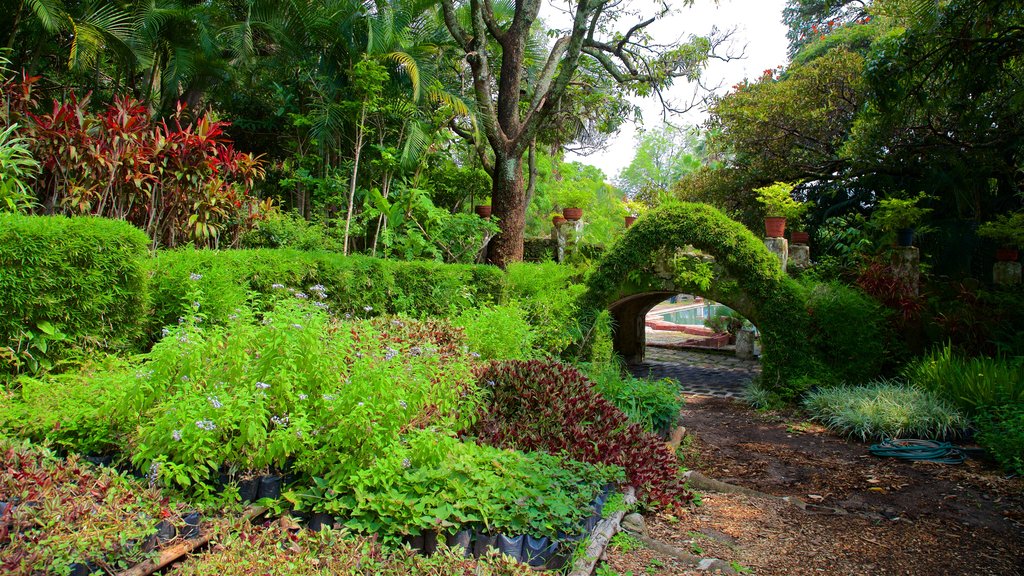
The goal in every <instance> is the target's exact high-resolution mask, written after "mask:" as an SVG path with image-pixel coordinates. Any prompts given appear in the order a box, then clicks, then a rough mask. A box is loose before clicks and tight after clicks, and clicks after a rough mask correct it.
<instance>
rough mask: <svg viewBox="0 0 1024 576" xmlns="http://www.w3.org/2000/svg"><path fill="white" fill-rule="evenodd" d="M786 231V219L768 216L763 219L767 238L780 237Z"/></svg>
mask: <svg viewBox="0 0 1024 576" xmlns="http://www.w3.org/2000/svg"><path fill="white" fill-rule="evenodd" d="M785 233H786V219H785V218H779V217H778V216H769V217H767V218H765V219H764V235H765V236H767V237H768V238H782V235H783V234H785Z"/></svg>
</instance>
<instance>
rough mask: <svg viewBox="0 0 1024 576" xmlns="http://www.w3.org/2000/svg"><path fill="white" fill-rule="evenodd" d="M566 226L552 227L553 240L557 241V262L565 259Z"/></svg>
mask: <svg viewBox="0 0 1024 576" xmlns="http://www.w3.org/2000/svg"><path fill="white" fill-rule="evenodd" d="M565 228H566V225H565V224H562V225H561V226H552V227H551V240H552V241H553V242H554V243H555V262H558V263H559V264H561V263H562V262H564V261H565Z"/></svg>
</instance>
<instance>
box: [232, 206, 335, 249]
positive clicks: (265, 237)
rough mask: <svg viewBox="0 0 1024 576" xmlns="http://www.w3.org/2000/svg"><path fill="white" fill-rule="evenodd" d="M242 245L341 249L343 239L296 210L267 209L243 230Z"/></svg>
mask: <svg viewBox="0 0 1024 576" xmlns="http://www.w3.org/2000/svg"><path fill="white" fill-rule="evenodd" d="M240 245H241V247H242V248H294V249H296V250H326V251H328V252H343V251H344V242H343V240H342V239H339V238H337V237H336V235H335V234H332V231H331V229H329V228H327V226H325V225H324V224H322V223H320V222H310V221H309V220H306V219H305V218H303V217H302V216H301V215H299V213H298V212H281V211H278V210H270V211H268V212H267V213H266V214H264V215H263V218H261V219H260V220H258V221H256V222H255V223H254V224H253V227H252V228H251V229H249V230H247V231H245V232H243V233H242V236H241V238H240Z"/></svg>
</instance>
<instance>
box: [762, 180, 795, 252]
mask: <svg viewBox="0 0 1024 576" xmlns="http://www.w3.org/2000/svg"><path fill="white" fill-rule="evenodd" d="M795 186H796V185H795V184H789V183H787V182H776V183H774V184H772V185H770V186H762V187H761V188H754V192H756V193H757V201H758V202H760V203H761V204H763V205H764V213H765V218H764V233H765V236H767V237H768V238H782V236H783V234H785V232H786V220H789V219H791V220H796V219H797V218H800V217H801V216H803V215H804V212H806V211H807V204H806V203H805V202H800V201H799V200H796V199H795V198H793V188H794V187H795Z"/></svg>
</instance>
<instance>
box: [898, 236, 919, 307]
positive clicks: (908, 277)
mask: <svg viewBox="0 0 1024 576" xmlns="http://www.w3.org/2000/svg"><path fill="white" fill-rule="evenodd" d="M890 263H891V264H892V272H893V275H894V276H896V278H899V279H900V280H902V281H904V282H906V284H907V285H908V286H910V287H911V288H913V290H914V295H915V296H916V295H918V294H919V293H920V290H921V253H920V252H919V251H918V250H917V247H916V246H897V247H895V248H893V251H892V256H891V260H890Z"/></svg>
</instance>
